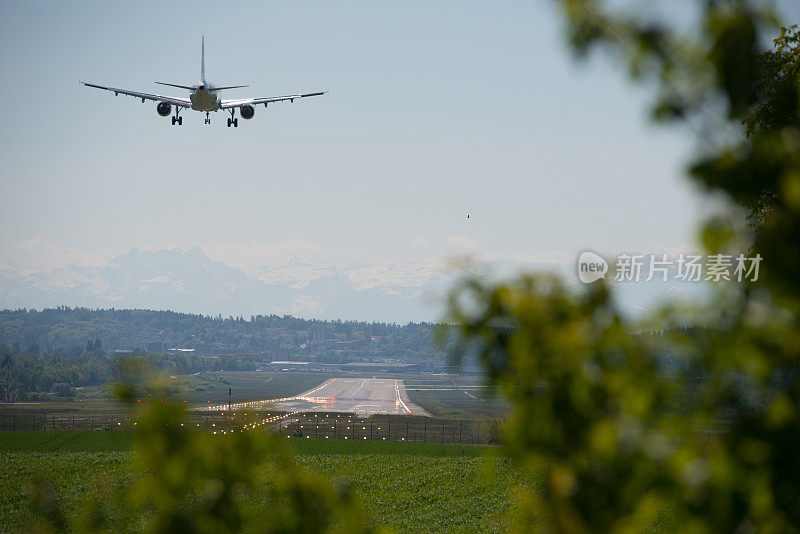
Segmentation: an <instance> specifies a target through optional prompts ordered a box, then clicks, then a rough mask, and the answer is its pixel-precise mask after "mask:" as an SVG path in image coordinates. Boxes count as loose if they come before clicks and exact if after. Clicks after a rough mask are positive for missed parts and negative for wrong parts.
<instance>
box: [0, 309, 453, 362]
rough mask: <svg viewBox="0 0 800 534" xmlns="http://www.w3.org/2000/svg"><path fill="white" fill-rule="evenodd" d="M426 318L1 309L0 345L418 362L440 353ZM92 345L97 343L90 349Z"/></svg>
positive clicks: (41, 349) (38, 349)
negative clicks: (362, 319)
mask: <svg viewBox="0 0 800 534" xmlns="http://www.w3.org/2000/svg"><path fill="white" fill-rule="evenodd" d="M433 329H434V326H433V325H432V324H428V323H410V324H407V325H403V326H401V325H396V324H387V323H365V322H342V321H321V320H307V319H300V318H296V317H292V316H288V315H287V316H277V315H269V316H264V315H257V316H250V317H247V318H244V317H241V316H238V317H228V318H223V317H222V316H221V315H218V316H217V317H210V316H204V315H192V314H186V313H177V312H171V311H153V310H141V309H123V310H117V309H104V310H103V309H101V310H92V309H88V308H67V307H59V308H54V309H44V310H42V311H36V310H14V311H12V310H5V311H0V343H4V344H6V345H9V346H10V347H12V348H13V350H14V352H33V353H41V352H45V351H65V350H69V349H71V348H75V347H78V348H82V347H86V346H87V344H93V343H94V344H97V343H98V340H99V344H100V345H101V346H102V349H103V350H104V351H105V352H106V353H112V352H113V351H115V350H122V351H131V350H141V351H146V352H167V351H169V350H170V349H194V351H193V352H194V353H197V354H200V355H203V354H208V355H215V354H248V355H252V356H254V357H256V358H259V359H267V360H273V359H281V360H283V359H291V360H305V359H316V360H321V361H332V362H341V361H349V360H352V359H377V360H381V359H398V360H405V361H424V360H430V359H433V358H434V357H437V356H438V357H442V354H441V351H439V350H438V349H437V348H436V347H435V346H434V343H433V339H432V333H433ZM96 348H97V347H95V349H96Z"/></svg>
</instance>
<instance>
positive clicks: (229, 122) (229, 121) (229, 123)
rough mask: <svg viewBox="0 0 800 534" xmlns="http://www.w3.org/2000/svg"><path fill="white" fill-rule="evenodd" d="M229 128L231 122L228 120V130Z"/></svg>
mask: <svg viewBox="0 0 800 534" xmlns="http://www.w3.org/2000/svg"><path fill="white" fill-rule="evenodd" d="M230 127H231V120H230V119H228V128H230Z"/></svg>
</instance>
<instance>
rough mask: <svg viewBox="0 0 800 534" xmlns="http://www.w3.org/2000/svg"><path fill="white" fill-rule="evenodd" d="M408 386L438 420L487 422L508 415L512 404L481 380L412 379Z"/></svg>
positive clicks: (409, 380)
mask: <svg viewBox="0 0 800 534" xmlns="http://www.w3.org/2000/svg"><path fill="white" fill-rule="evenodd" d="M404 383H405V386H406V392H407V393H408V396H409V397H410V398H411V400H412V401H414V402H415V403H417V404H419V405H420V406H422V407H423V408H425V409H426V410H427V411H428V412H430V414H431V415H433V416H434V417H439V418H446V419H453V418H456V419H483V420H486V419H502V418H504V417H505V416H506V415H508V411H509V405H508V401H507V400H506V399H505V398H504V397H503V396H502V395H501V394H500V393H499V392H498V391H497V390H496V388H491V387H488V386H486V385H485V384H484V382H483V379H481V378H479V377H472V376H452V375H441V376H433V375H428V376H410V377H408V378H406V379H405V380H404Z"/></svg>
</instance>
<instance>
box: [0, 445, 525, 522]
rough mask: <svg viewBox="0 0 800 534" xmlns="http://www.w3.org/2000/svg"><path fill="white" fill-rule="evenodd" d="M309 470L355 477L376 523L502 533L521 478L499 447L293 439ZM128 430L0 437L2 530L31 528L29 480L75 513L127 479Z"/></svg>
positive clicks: (355, 485)
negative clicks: (44, 482)
mask: <svg viewBox="0 0 800 534" xmlns="http://www.w3.org/2000/svg"><path fill="white" fill-rule="evenodd" d="M287 442H289V443H291V445H292V447H293V448H294V450H295V451H296V452H297V461H298V463H299V464H301V465H302V466H303V467H304V468H307V469H310V470H312V471H314V472H317V473H321V474H323V475H324V476H326V477H328V478H329V479H331V480H334V481H341V480H343V479H344V480H348V481H349V482H350V484H351V485H352V487H353V489H354V491H355V493H356V495H357V496H358V498H359V500H360V501H361V503H362V506H363V507H364V509H365V510H366V511H367V512H368V513H369V515H370V517H371V518H372V520H373V522H375V523H376V524H378V523H380V524H384V525H387V526H389V527H391V528H393V529H394V530H396V531H398V532H498V531H501V530H503V526H504V516H505V514H506V512H507V510H508V502H509V492H510V491H511V488H512V487H513V485H514V484H515V483H517V482H519V479H518V477H517V476H516V475H515V473H514V470H513V469H512V467H511V466H510V465H509V464H508V463H507V462H506V461H503V460H500V461H490V460H487V459H486V458H484V456H485V453H486V452H488V451H491V450H493V449H490V448H482V447H460V446H457V445H444V446H442V445H433V444H409V443H383V442H361V443H359V442H348V441H340V440H337V441H334V440H314V439H292V440H287ZM131 447H132V436H131V434H130V433H127V432H2V433H0V480H3V481H4V484H2V485H0V525H2V530H3V531H14V530H19V529H24V528H25V525H26V524H27V522H28V521H29V520H30V508H29V504H28V496H27V495H28V493H29V491H30V490H29V488H30V484H31V483H32V482H33V481H35V480H37V479H39V478H41V477H46V478H47V479H48V480H50V481H51V483H52V484H53V486H54V489H55V492H56V494H57V495H58V496H59V498H60V499H62V500H63V502H64V503H65V504H66V505H67V508H68V509H73V510H74V509H76V508H77V507H78V504H79V503H80V501H81V496H82V495H85V494H86V492H89V491H93V485H94V481H95V480H97V479H98V478H101V477H109V478H113V479H115V480H118V481H121V482H122V483H125V481H127V480H130V478H131V476H132V475H131V474H130V471H129V467H128V464H127V461H128V459H129V458H130V457H131V454H132V452H131Z"/></svg>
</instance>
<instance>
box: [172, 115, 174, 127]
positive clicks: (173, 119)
mask: <svg viewBox="0 0 800 534" xmlns="http://www.w3.org/2000/svg"><path fill="white" fill-rule="evenodd" d="M172 125H173V126H175V117H172Z"/></svg>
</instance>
